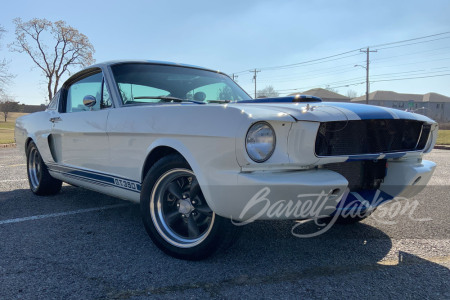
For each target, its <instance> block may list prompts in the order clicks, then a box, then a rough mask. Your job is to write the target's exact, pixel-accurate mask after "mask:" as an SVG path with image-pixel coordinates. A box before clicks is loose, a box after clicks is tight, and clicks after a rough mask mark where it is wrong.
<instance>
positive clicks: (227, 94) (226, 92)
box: [217, 86, 234, 100]
mask: <svg viewBox="0 0 450 300" xmlns="http://www.w3.org/2000/svg"><path fill="white" fill-rule="evenodd" d="M218 93H219V95H218V97H217V99H219V100H233V99H234V97H233V90H232V89H231V88H230V87H229V86H224V87H223V88H221V89H219V92H218Z"/></svg>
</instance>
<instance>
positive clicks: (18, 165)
mask: <svg viewBox="0 0 450 300" xmlns="http://www.w3.org/2000/svg"><path fill="white" fill-rule="evenodd" d="M26 165H27V164H17V165H2V166H0V168H1V167H4V168H6V167H21V166H26Z"/></svg>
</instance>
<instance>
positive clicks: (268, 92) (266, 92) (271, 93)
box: [256, 85, 280, 98]
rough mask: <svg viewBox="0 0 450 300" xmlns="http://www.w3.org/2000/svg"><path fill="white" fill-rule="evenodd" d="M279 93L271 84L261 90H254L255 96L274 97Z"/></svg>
mask: <svg viewBox="0 0 450 300" xmlns="http://www.w3.org/2000/svg"><path fill="white" fill-rule="evenodd" d="M279 95H280V93H278V92H277V91H275V89H274V88H273V86H271V85H268V86H266V87H265V88H263V89H262V90H258V91H257V92H256V98H274V97H278V96H279Z"/></svg>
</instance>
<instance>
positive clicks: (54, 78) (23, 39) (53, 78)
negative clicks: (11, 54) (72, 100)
mask: <svg viewBox="0 0 450 300" xmlns="http://www.w3.org/2000/svg"><path fill="white" fill-rule="evenodd" d="M14 24H15V25H16V32H15V34H16V41H15V42H14V43H12V44H10V45H9V47H10V50H11V51H16V52H19V53H27V54H28V55H29V56H30V58H31V59H32V60H33V62H34V63H35V64H36V65H37V66H38V68H39V69H41V70H42V72H43V73H44V75H45V77H46V78H47V90H48V99H49V101H50V100H51V99H52V98H53V95H54V94H55V93H56V92H57V91H58V84H59V80H60V79H61V76H62V75H63V74H64V73H66V72H67V73H69V74H70V69H71V68H72V67H75V66H82V67H85V66H88V65H91V64H92V63H94V59H93V54H94V52H95V50H94V46H92V44H91V43H90V42H89V39H88V38H87V36H85V35H84V34H82V33H80V32H79V31H78V30H77V29H75V28H73V27H71V26H69V25H67V24H66V22H64V21H56V22H51V21H48V20H46V19H32V20H30V21H28V22H22V20H21V19H20V18H17V19H14ZM47 43H49V44H48V45H47ZM50 43H52V45H51V46H50Z"/></svg>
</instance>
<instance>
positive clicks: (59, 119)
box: [50, 117, 62, 123]
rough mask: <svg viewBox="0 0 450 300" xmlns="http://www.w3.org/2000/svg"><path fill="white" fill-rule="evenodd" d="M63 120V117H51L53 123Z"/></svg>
mask: <svg viewBox="0 0 450 300" xmlns="http://www.w3.org/2000/svg"><path fill="white" fill-rule="evenodd" d="M61 120H62V119H61V117H53V118H50V122H52V123H55V122H59V121H61Z"/></svg>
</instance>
